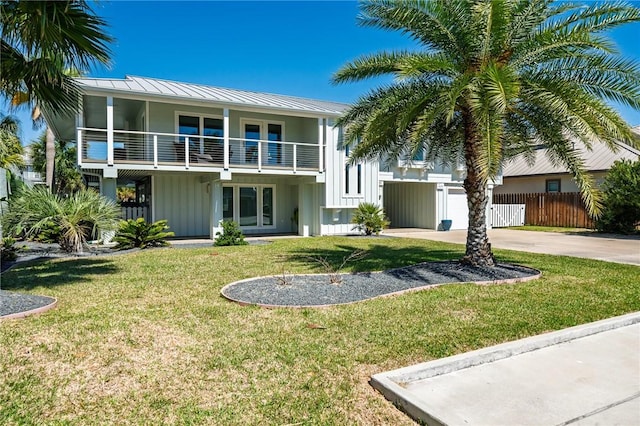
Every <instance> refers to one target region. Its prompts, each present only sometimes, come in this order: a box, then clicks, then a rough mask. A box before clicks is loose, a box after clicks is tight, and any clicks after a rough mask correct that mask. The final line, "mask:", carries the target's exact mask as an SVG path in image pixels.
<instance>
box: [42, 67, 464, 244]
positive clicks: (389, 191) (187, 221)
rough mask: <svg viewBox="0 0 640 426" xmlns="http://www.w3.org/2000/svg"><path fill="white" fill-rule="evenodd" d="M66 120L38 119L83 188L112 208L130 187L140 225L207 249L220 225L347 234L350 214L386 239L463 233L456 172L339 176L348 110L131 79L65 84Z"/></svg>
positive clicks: (372, 167)
mask: <svg viewBox="0 0 640 426" xmlns="http://www.w3.org/2000/svg"><path fill="white" fill-rule="evenodd" d="M77 81H78V83H79V84H80V86H81V88H82V91H83V99H82V106H81V109H80V111H79V113H78V114H77V116H76V117H59V116H51V115H49V116H47V118H48V122H49V124H50V125H51V127H52V128H53V129H54V132H55V133H56V136H57V137H58V138H60V139H64V140H73V141H75V142H76V143H77V146H78V166H79V167H80V168H81V170H82V172H83V173H84V174H85V176H87V178H88V180H89V182H90V184H92V185H94V186H95V187H97V188H99V189H100V191H101V193H103V194H104V195H106V196H108V197H111V198H114V199H115V197H116V187H117V186H120V185H125V184H129V185H130V186H131V185H135V187H136V190H137V195H136V197H137V201H138V204H139V205H141V206H144V207H143V209H144V217H146V218H147V219H149V220H151V221H156V220H160V219H167V220H168V222H169V225H170V227H171V230H172V231H174V232H175V234H176V235H177V236H182V237H201V236H209V237H211V238H213V237H214V236H215V233H216V232H217V231H218V230H219V226H220V222H221V221H222V220H225V219H227V220H229V219H233V220H235V221H237V222H238V223H239V224H240V226H241V228H242V229H243V231H244V233H245V234H248V235H250V234H273V233H297V234H300V235H331V234H345V233H348V232H351V228H352V225H351V224H350V220H351V215H352V212H353V209H354V208H356V207H357V206H358V204H359V203H361V202H372V203H375V204H379V205H383V206H384V208H385V210H386V212H387V215H388V216H389V218H390V220H391V224H392V226H395V227H419V228H428V229H437V228H438V226H439V223H440V221H441V220H442V219H452V220H453V226H452V228H453V229H458V228H466V226H467V222H466V221H467V207H466V201H465V197H464V190H462V179H463V178H464V169H463V168H461V167H459V168H456V170H449V169H446V168H443V167H440V166H434V165H425V164H424V163H422V162H410V163H406V164H405V163H403V162H400V163H397V164H395V165H394V166H393V167H390V168H384V167H381V165H380V164H379V163H377V162H367V163H362V164H357V165H348V164H347V161H346V160H347V158H348V152H347V151H346V149H344V148H341V147H340V143H339V141H340V139H341V129H340V128H338V127H334V123H335V120H336V118H338V117H339V116H340V115H341V113H342V112H343V111H344V110H345V109H346V108H348V105H345V104H340V103H335V102H325V101H317V100H310V99H302V98H295V97H291V96H283V95H273V94H266V93H257V92H248V91H242V90H232V89H224V88H218V87H212V86H203V85H198V84H188V83H178V82H173V81H166V80H158V79H152V78H143V77H131V76H127V77H126V78H124V79H89V78H82V79H78V80H77Z"/></svg>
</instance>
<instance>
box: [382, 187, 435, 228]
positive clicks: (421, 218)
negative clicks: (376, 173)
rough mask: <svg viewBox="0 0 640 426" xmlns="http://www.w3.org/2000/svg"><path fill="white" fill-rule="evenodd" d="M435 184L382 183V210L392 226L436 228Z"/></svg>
mask: <svg viewBox="0 0 640 426" xmlns="http://www.w3.org/2000/svg"><path fill="white" fill-rule="evenodd" d="M436 207H437V206H436V184H434V183H415V182H403V183H392V182H385V184H384V210H385V213H386V214H387V217H388V218H389V221H390V222H391V224H390V226H392V227H394V228H426V229H436Z"/></svg>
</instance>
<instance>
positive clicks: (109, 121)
mask: <svg viewBox="0 0 640 426" xmlns="http://www.w3.org/2000/svg"><path fill="white" fill-rule="evenodd" d="M107 165H108V166H113V96H107Z"/></svg>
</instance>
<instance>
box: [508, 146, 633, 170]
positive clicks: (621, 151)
mask: <svg viewBox="0 0 640 426" xmlns="http://www.w3.org/2000/svg"><path fill="white" fill-rule="evenodd" d="M618 147H619V148H618V152H612V151H611V150H610V149H609V148H608V147H607V146H606V145H605V144H603V143H597V142H596V143H593V145H592V148H593V149H592V150H591V151H589V150H587V149H586V147H585V146H584V145H583V144H582V143H581V142H576V143H575V149H576V150H578V151H579V152H580V157H582V159H583V160H584V165H585V168H586V170H588V171H592V172H595V171H604V170H609V169H610V168H611V166H612V165H613V163H614V162H615V161H616V160H622V159H627V160H632V161H636V160H638V159H639V157H640V151H638V150H637V149H635V148H632V147H630V146H629V145H626V144H623V143H618ZM557 173H568V171H567V169H566V168H564V167H557V166H554V165H553V164H551V162H550V161H549V159H548V158H547V156H546V155H545V149H544V148H542V149H538V150H537V151H536V160H535V163H534V164H533V165H532V166H530V165H529V164H527V161H526V160H525V159H524V158H523V157H522V156H518V157H515V158H514V159H512V160H511V161H509V162H508V163H507V164H505V166H504V168H503V174H502V175H503V176H504V177H514V176H533V175H547V174H557Z"/></svg>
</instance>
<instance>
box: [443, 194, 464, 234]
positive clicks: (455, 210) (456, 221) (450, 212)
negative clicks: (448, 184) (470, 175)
mask: <svg viewBox="0 0 640 426" xmlns="http://www.w3.org/2000/svg"><path fill="white" fill-rule="evenodd" d="M446 219H451V220H452V223H451V229H467V227H468V226H469V208H468V207H467V193H466V192H464V189H456V188H449V191H448V195H447V217H446Z"/></svg>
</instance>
